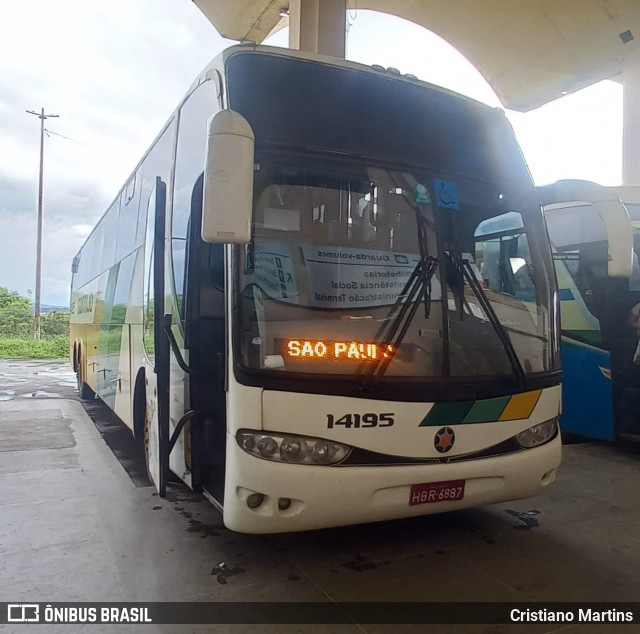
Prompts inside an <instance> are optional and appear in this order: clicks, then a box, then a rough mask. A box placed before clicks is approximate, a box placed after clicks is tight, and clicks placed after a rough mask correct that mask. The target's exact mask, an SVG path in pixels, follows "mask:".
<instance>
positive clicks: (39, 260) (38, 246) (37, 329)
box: [27, 108, 59, 339]
mask: <svg viewBox="0 0 640 634" xmlns="http://www.w3.org/2000/svg"><path fill="white" fill-rule="evenodd" d="M27 112H28V113H29V114H34V115H36V117H38V119H40V179H39V181H38V239H37V242H36V303H35V307H34V313H35V322H34V326H33V338H34V339H40V279H41V270H42V184H43V174H44V122H45V119H48V118H49V117H58V116H59V115H57V114H45V113H44V108H42V109H41V112H39V113H38V112H34V111H33V110H27Z"/></svg>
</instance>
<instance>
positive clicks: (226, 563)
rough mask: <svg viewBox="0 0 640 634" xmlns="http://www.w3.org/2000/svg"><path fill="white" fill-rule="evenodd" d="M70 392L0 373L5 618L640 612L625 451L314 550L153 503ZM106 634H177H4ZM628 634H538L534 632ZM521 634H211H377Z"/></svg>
mask: <svg viewBox="0 0 640 634" xmlns="http://www.w3.org/2000/svg"><path fill="white" fill-rule="evenodd" d="M74 385H75V380H74V376H73V375H72V373H71V372H70V370H69V369H68V368H67V366H66V364H62V363H57V362H54V363H51V362H12V361H0V601H12V602H29V601H43V602H53V601H191V600H195V601H338V602H341V601H374V602H378V601H482V602H485V601H587V602H594V601H638V600H640V540H639V539H638V535H640V506H639V504H638V501H639V499H640V495H639V494H638V491H640V468H639V467H640V453H639V452H638V451H637V450H634V448H633V447H629V448H622V447H615V446H609V445H590V444H574V445H570V446H568V447H566V448H565V459H564V463H563V466H562V468H561V471H560V475H559V478H558V481H557V482H556V483H555V485H554V486H553V487H551V488H550V489H549V491H548V492H547V493H545V495H543V496H541V497H539V498H535V499H533V500H525V501H520V502H512V503H508V504H498V505H494V506H491V507H485V508H481V509H475V510H467V511H460V512H457V513H450V514H447V515H440V516H431V517H425V518H419V519H412V520H403V521H395V522H385V523H379V524H372V525H365V526H359V527H348V528H342V529H331V530H325V531H316V532H313V533H304V534H294V535H281V536H268V537H261V536H245V535H239V534H235V533H231V532H229V531H227V530H226V529H224V528H223V526H222V524H221V520H220V516H219V514H218V513H217V512H216V511H215V510H214V508H213V507H212V506H211V505H210V504H209V503H208V502H206V501H205V500H203V499H202V498H200V497H199V496H197V495H193V494H191V493H190V492H188V491H187V490H185V489H182V488H179V487H174V488H172V489H171V490H170V495H169V497H168V498H167V499H160V498H159V497H158V496H157V495H156V494H155V492H154V489H153V488H152V487H150V486H146V484H147V483H146V482H145V480H144V477H143V476H141V475H140V473H139V472H136V468H137V467H136V458H135V457H133V458H132V457H131V453H130V452H129V450H128V449H127V448H126V447H125V446H124V445H122V443H121V444H120V445H118V442H116V443H115V446H116V453H117V452H118V451H120V452H121V454H123V455H124V457H123V455H120V458H121V460H122V463H121V462H120V460H118V459H117V458H116V456H115V455H114V452H113V451H112V450H111V449H110V447H109V446H108V445H107V444H106V443H105V438H107V439H108V440H109V438H110V436H113V435H114V434H115V435H117V432H118V430H117V426H115V427H114V425H113V424H112V421H110V419H109V416H108V415H106V414H105V413H104V412H103V411H102V410H101V409H100V408H99V407H98V406H97V405H92V409H91V413H92V416H93V417H94V418H95V419H96V420H98V424H97V426H96V425H95V424H94V423H93V422H92V420H91V419H90V418H89V416H88V415H87V413H86V411H85V409H84V408H83V407H82V405H81V404H80V402H79V401H78V400H77V398H76V396H75V389H74ZM112 444H114V443H113V442H112ZM118 446H119V447H120V449H118ZM123 447H124V449H123ZM127 456H129V457H128V458H127ZM127 461H128V462H129V464H127ZM123 464H124V466H123ZM138 466H139V463H138ZM125 467H126V469H128V471H127V470H126V469H125ZM130 474H131V475H130ZM528 511H538V514H537V515H535V516H531V517H533V518H534V519H535V520H537V523H538V524H539V525H537V526H532V527H529V528H527V527H526V524H525V522H524V521H522V520H521V519H519V518H518V517H517V513H523V512H528ZM525 519H526V517H525ZM532 523H533V524H535V522H532ZM7 627H8V626H7ZM43 627H44V630H43V629H42V628H43ZM101 627H102V630H103V631H107V632H132V631H135V632H137V631H141V630H144V631H149V632H153V631H166V632H174V631H178V629H177V628H176V627H175V626H164V627H162V626H80V627H77V628H75V629H74V628H73V627H72V626H32V627H29V626H16V627H15V629H14V630H9V629H7V630H6V631H16V632H27V631H31V630H32V629H33V630H34V631H36V630H35V629H34V628H38V630H37V631H55V632H58V631H59V632H75V631H82V632H85V631H87V632H96V631H99V630H100V629H101ZM516 628H517V629H516ZM635 628H639V626H635V625H630V626H622V625H606V626H605V625H599V626H598V625H595V626H585V625H571V626H564V627H563V626H561V625H553V624H547V625H540V624H538V625H529V626H527V631H531V632H536V633H537V632H552V631H562V632H567V634H578V633H582V632H594V633H596V632H616V631H621V632H631V631H634V630H635V631H638V629H635ZM521 629H522V628H521V627H519V626H501V627H498V626H453V625H452V626H428V627H427V626H402V627H398V626H391V625H388V626H372V625H357V624H353V625H341V626H322V625H316V626H282V625H262V626H256V625H251V626H249V625H227V626H216V627H215V631H216V632H249V631H251V632H299V631H305V632H340V633H342V632H345V633H350V632H354V633H358V632H359V633H362V632H367V633H371V634H373V633H376V634H378V633H386V632H389V633H391V632H422V631H427V630H428V631H430V632H447V633H455V634H458V633H459V632H487V633H494V632H495V633H497V632H512V631H520V630H521ZM179 631H185V632H191V631H194V632H195V631H197V632H201V631H202V632H205V631H214V630H213V629H212V628H210V627H209V626H202V627H195V626H194V627H185V628H182V629H180V630H179Z"/></svg>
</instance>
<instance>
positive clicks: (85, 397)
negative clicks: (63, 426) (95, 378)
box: [75, 363, 96, 401]
mask: <svg viewBox="0 0 640 634" xmlns="http://www.w3.org/2000/svg"><path fill="white" fill-rule="evenodd" d="M75 365H76V380H77V381H78V396H80V400H82V401H93V399H94V398H95V397H96V393H95V392H94V391H93V390H92V389H91V388H90V387H89V386H88V385H87V384H86V383H85V382H84V377H83V376H82V363H76V364H75Z"/></svg>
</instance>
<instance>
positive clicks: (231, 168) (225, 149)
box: [202, 110, 254, 244]
mask: <svg viewBox="0 0 640 634" xmlns="http://www.w3.org/2000/svg"><path fill="white" fill-rule="evenodd" d="M207 128H208V138H207V156H206V161H205V171H204V191H203V201H202V239H203V240H204V241H205V242H217V243H233V244H246V243H247V242H249V241H250V240H251V214H252V208H253V154H254V136H253V130H252V129H251V126H250V125H249V122H248V121H247V120H246V119H245V118H244V117H243V116H242V115H241V114H239V113H237V112H234V111H232V110H221V111H220V112H218V113H217V114H215V115H214V116H213V117H211V118H210V119H209V122H208V125H207Z"/></svg>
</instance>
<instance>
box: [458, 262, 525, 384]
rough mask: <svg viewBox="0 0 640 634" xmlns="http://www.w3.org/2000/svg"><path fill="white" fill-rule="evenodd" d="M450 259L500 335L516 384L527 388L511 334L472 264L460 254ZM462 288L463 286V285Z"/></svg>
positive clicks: (462, 291)
mask: <svg viewBox="0 0 640 634" xmlns="http://www.w3.org/2000/svg"><path fill="white" fill-rule="evenodd" d="M449 257H450V258H451V261H452V262H453V265H454V266H455V268H456V270H458V271H460V272H461V273H462V276H463V278H464V279H465V280H466V281H467V283H468V284H469V286H470V287H471V290H472V291H473V293H474V295H475V296H476V297H477V299H478V302H479V303H480V306H481V308H482V309H483V310H484V312H485V315H486V316H487V318H488V319H489V323H490V324H491V325H492V326H493V329H494V330H495V332H496V335H498V339H500V342H501V343H502V346H503V348H504V351H505V353H506V355H507V358H508V359H509V363H510V364H511V369H512V371H513V374H514V377H515V380H516V384H517V385H518V386H519V387H525V386H526V384H527V375H526V373H525V371H524V369H523V368H522V364H521V363H520V359H519V358H518V353H517V352H516V349H515V348H514V346H513V343H512V342H511V338H510V337H509V333H508V332H507V331H506V329H505V327H504V326H503V325H502V324H501V323H500V320H499V319H498V316H497V315H496V312H495V310H494V309H493V306H492V305H491V302H490V301H489V298H488V297H487V294H486V293H485V290H484V288H482V286H481V285H480V283H479V282H478V279H477V278H476V276H475V273H474V272H473V269H472V268H471V263H470V262H469V260H468V259H467V258H463V257H461V256H460V255H458V254H452V253H449ZM461 286H462V285H461ZM461 293H464V287H463V288H462V290H461ZM463 299H464V298H463V296H461V301H460V317H461V318H462V310H463V308H462V301H463Z"/></svg>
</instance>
